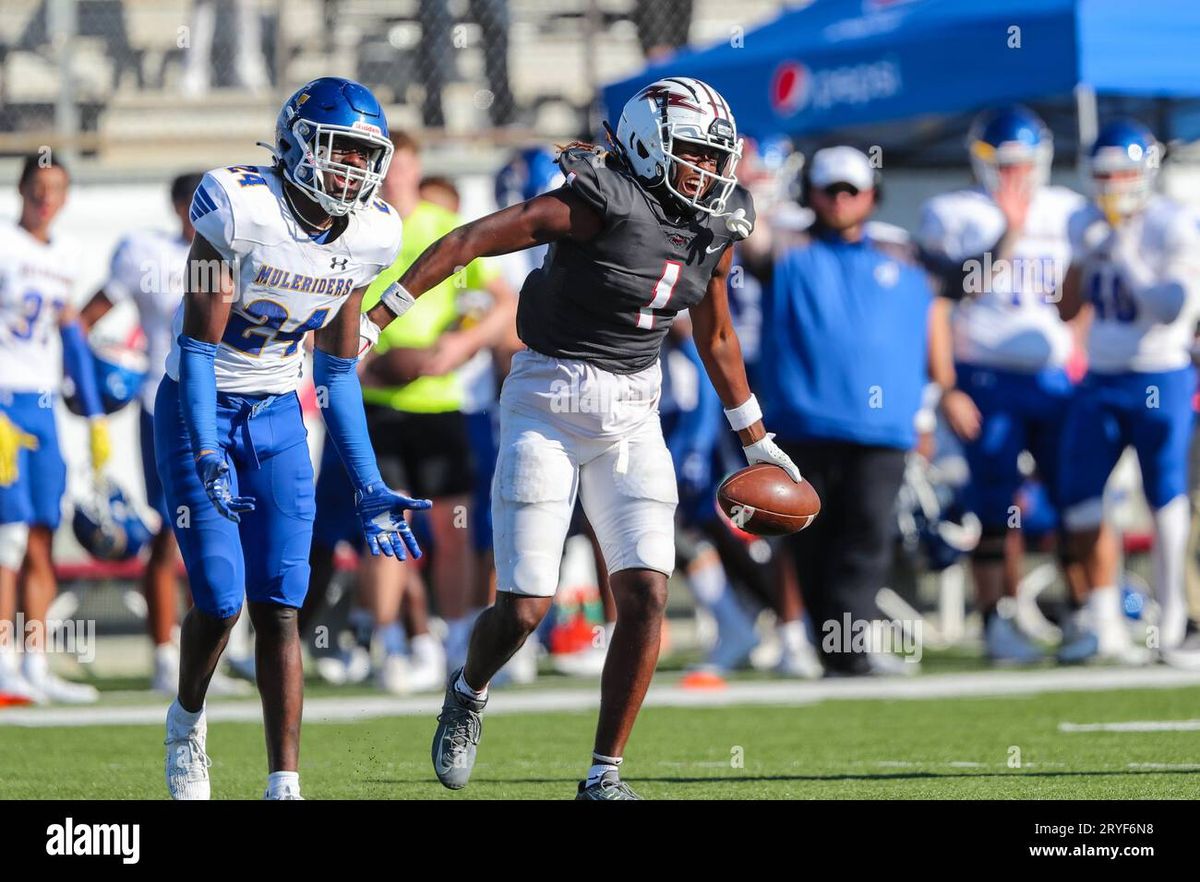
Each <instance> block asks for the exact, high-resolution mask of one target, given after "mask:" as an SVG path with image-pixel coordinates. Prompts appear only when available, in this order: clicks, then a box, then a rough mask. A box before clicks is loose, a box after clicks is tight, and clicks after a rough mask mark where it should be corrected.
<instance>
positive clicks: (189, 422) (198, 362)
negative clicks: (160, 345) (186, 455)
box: [179, 334, 220, 458]
mask: <svg viewBox="0 0 1200 882" xmlns="http://www.w3.org/2000/svg"><path fill="white" fill-rule="evenodd" d="M216 358H217V344H216V343H205V342H203V341H201V340H197V339H196V338H194V337H189V336H187V335H186V334H180V335H179V394H180V398H181V401H182V406H183V421H184V423H185V425H186V426H187V430H188V435H189V437H190V438H191V440H192V456H193V458H194V457H197V456H199V455H200V454H201V453H203V452H205V451H212V452H214V453H215V452H218V451H219V450H220V446H219V444H218V443H217V375H216V372H215V367H214V363H215V362H216Z"/></svg>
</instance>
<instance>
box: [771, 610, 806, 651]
mask: <svg viewBox="0 0 1200 882" xmlns="http://www.w3.org/2000/svg"><path fill="white" fill-rule="evenodd" d="M775 630H776V631H777V632H778V633H779V641H780V642H781V643H782V644H783V651H784V652H785V653H786V654H788V655H795V654H797V653H800V652H803V651H804V649H805V647H807V646H809V645H810V644H809V640H808V631H806V630H805V628H804V619H795V620H794V621H791V622H781V623H780V624H779V625H778V626H777V627H776V629H775Z"/></svg>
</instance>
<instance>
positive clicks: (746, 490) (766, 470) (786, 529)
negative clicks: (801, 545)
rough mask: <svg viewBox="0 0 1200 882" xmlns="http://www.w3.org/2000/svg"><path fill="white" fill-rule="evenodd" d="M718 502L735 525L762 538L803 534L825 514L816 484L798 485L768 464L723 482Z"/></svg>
mask: <svg viewBox="0 0 1200 882" xmlns="http://www.w3.org/2000/svg"><path fill="white" fill-rule="evenodd" d="M717 501H718V502H719V503H720V505H721V510H722V511H723V512H725V514H726V515H728V516H729V519H730V520H731V521H733V523H734V525H735V526H737V527H739V528H740V529H742V530H745V531H746V532H747V533H754V534H756V535H758V536H782V535H784V534H786V533H796V532H799V531H800V530H803V529H804V528H805V527H807V526H808V525H809V524H811V523H812V522H813V519H814V518H816V516H817V514H818V513H819V512H820V511H821V500H820V498H819V497H818V496H817V491H815V490H814V489H813V487H812V484H810V483H808V481H801V482H800V483H799V484H797V483H796V482H795V481H793V480H792V479H791V478H790V477H788V474H787V472H785V471H784V470H783V469H781V468H780V467H779V466H776V465H769V464H767V463H757V464H756V465H752V466H748V467H747V468H744V469H741V470H740V471H737V472H734V473H733V474H732V475H730V476H729V477H728V478H726V479H725V480H724V481H722V482H721V486H720V487H718V488H717Z"/></svg>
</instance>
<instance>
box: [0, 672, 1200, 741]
mask: <svg viewBox="0 0 1200 882" xmlns="http://www.w3.org/2000/svg"><path fill="white" fill-rule="evenodd" d="M1180 686H1200V671H1181V670H1175V669H1173V668H1165V667H1150V668H1064V669H1054V670H1046V671H981V672H977V673H969V674H932V675H929V676H919V677H913V678H911V679H887V678H874V677H872V678H862V679H829V680H818V681H815V682H806V681H796V680H773V681H763V682H749V683H745V682H735V683H730V684H729V685H728V687H726V688H724V689H711V690H699V691H698V690H692V689H683V688H681V687H679V686H657V687H653V688H651V690H650V693H649V695H648V696H647V698H646V705H647V706H649V707H728V706H730V705H799V704H812V703H814V702H818V701H826V700H846V699H851V700H853V699H888V700H893V701H898V700H916V699H928V698H983V697H995V696H1006V695H1035V694H1037V693H1040V692H1100V691H1106V690H1110V689H1156V688H1157V689H1168V688H1174V687H1180ZM598 702H599V690H598V689H597V688H595V687H589V688H587V689H580V688H570V689H544V690H527V691H513V692H507V691H497V692H496V693H495V694H494V697H493V698H492V702H491V705H490V706H489V707H488V715H489V716H494V715H496V714H511V713H535V712H546V711H594V710H595V709H596V706H597V704H598ZM441 704H442V696H441V695H421V696H414V697H411V698H399V697H395V696H388V695H379V696H374V695H368V696H353V697H345V698H340V697H327V698H313V699H310V700H308V701H306V702H305V703H304V722H305V723H310V724H312V723H337V722H346V721H355V720H367V719H377V718H380V717H398V716H413V715H417V716H429V717H433V716H436V715H437V712H438V710H439V709H440V708H441ZM166 705H167V702H166V701H165V700H164V701H163V702H162V703H161V704H155V705H138V706H117V707H104V706H99V707H49V708H38V707H25V708H4V709H0V727H2V726H5V725H8V726H101V725H162V723H163V719H164V717H165V714H166ZM208 719H209V721H210V722H226V721H234V722H258V721H259V720H261V719H262V711H261V709H260V707H259V704H258V702H257V701H254V700H242V701H238V700H231V699H216V700H213V701H210V702H209V704H208ZM1185 722H1190V721H1185ZM1063 725H1064V726H1070V725H1079V724H1070V723H1067V724H1063ZM1093 725H1128V724H1093ZM1163 725H1178V724H1170V723H1164V724H1163ZM1060 729H1061V730H1062V731H1073V730H1067V729H1062V728H1061V727H1060ZM1081 731H1085V730H1081Z"/></svg>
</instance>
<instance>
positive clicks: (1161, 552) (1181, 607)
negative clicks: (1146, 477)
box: [1154, 495, 1191, 649]
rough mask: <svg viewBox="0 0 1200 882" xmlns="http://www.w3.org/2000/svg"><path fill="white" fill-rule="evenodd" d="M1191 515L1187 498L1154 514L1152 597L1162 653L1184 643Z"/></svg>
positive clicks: (1181, 497)
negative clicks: (1154, 598) (1185, 571)
mask: <svg viewBox="0 0 1200 882" xmlns="http://www.w3.org/2000/svg"><path fill="white" fill-rule="evenodd" d="M1190 519H1191V513H1190V512H1189V510H1188V498H1187V497H1186V496H1182V495H1181V496H1176V497H1175V498H1174V499H1172V500H1171V501H1170V502H1168V503H1167V504H1166V505H1164V506H1163V507H1162V508H1160V509H1158V511H1156V512H1154V527H1155V533H1156V535H1155V537H1154V538H1155V541H1154V594H1155V597H1156V598H1157V599H1158V606H1159V609H1160V611H1161V612H1160V618H1159V638H1160V644H1159V645H1160V646H1161V647H1162V648H1163V649H1171V648H1173V647H1175V646H1178V645H1179V644H1180V643H1181V642H1183V637H1184V633H1185V632H1186V631H1187V594H1186V583H1185V579H1184V567H1185V565H1186V561H1187V542H1188V529H1189V527H1190V526H1191V524H1190Z"/></svg>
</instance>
